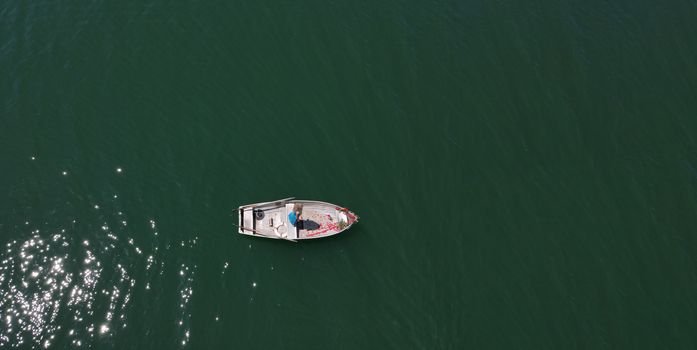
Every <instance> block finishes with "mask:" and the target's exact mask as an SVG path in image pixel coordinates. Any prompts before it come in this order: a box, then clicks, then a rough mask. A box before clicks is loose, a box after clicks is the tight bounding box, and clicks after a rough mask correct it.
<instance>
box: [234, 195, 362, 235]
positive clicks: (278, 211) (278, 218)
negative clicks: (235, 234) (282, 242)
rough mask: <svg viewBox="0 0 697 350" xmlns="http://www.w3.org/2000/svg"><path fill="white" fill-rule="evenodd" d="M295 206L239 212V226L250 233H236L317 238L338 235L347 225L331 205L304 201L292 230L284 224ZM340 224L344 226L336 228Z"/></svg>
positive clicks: (340, 214) (346, 219)
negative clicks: (298, 218)
mask: <svg viewBox="0 0 697 350" xmlns="http://www.w3.org/2000/svg"><path fill="white" fill-rule="evenodd" d="M295 203H296V202H286V203H284V204H282V205H280V206H275V207H274V206H271V207H269V206H265V207H261V206H260V207H258V208H255V209H253V208H252V207H248V208H245V209H242V208H241V214H242V217H243V219H242V222H241V225H242V226H243V227H245V228H247V229H251V230H244V231H242V229H240V230H241V231H240V233H245V234H249V235H261V236H267V237H270V238H280V239H310V238H320V237H325V236H330V235H333V234H335V233H338V232H340V231H342V230H343V228H345V227H346V223H347V222H348V221H349V220H348V218H347V216H346V214H345V213H344V212H342V211H340V210H338V208H337V207H335V206H334V205H331V204H328V203H322V202H308V201H304V202H302V214H301V220H299V221H298V223H297V224H296V226H293V225H291V224H290V222H289V221H288V213H290V212H291V211H292V210H293V206H294V204H295ZM242 211H243V213H242ZM341 221H343V222H344V223H343V224H340V222H341Z"/></svg>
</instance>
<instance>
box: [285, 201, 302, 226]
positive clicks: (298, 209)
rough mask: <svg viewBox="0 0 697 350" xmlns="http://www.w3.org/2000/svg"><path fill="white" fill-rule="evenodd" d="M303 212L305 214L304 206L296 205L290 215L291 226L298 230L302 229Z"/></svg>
mask: <svg viewBox="0 0 697 350" xmlns="http://www.w3.org/2000/svg"><path fill="white" fill-rule="evenodd" d="M302 212H303V206H302V204H297V203H296V204H295V205H293V211H291V212H290V213H288V221H289V222H290V224H291V225H293V226H295V227H297V228H302Z"/></svg>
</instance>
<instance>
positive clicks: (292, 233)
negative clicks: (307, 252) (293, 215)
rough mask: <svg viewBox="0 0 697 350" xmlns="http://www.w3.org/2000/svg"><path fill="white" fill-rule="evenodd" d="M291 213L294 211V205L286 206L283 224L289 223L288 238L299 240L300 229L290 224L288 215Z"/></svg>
mask: <svg viewBox="0 0 697 350" xmlns="http://www.w3.org/2000/svg"><path fill="white" fill-rule="evenodd" d="M291 211H293V204H286V215H285V217H283V222H285V223H287V225H286V226H288V238H290V239H298V228H297V227H295V226H294V225H291V224H290V222H288V214H290V212H291Z"/></svg>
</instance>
